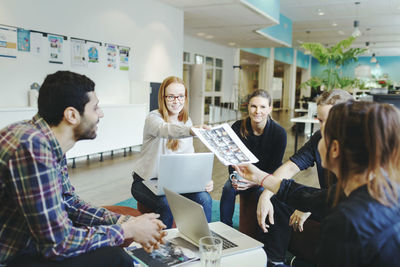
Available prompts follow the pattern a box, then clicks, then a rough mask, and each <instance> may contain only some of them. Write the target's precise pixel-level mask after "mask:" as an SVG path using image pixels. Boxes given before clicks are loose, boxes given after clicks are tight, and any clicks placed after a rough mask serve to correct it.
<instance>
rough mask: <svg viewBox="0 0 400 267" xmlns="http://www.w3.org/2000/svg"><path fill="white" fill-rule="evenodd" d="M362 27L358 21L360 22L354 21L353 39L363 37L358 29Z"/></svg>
mask: <svg viewBox="0 0 400 267" xmlns="http://www.w3.org/2000/svg"><path fill="white" fill-rule="evenodd" d="M359 26H360V22H359V21H358V20H355V21H354V31H353V33H352V34H351V35H352V36H353V37H359V36H361V31H360V29H359V28H358V27H359Z"/></svg>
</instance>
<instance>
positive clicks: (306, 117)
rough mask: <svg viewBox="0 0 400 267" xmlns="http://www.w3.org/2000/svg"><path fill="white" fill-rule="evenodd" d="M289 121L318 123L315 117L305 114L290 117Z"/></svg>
mask: <svg viewBox="0 0 400 267" xmlns="http://www.w3.org/2000/svg"><path fill="white" fill-rule="evenodd" d="M290 121H291V122H303V123H319V121H318V120H317V119H316V118H309V117H308V116H307V115H304V116H301V117H295V118H291V119H290Z"/></svg>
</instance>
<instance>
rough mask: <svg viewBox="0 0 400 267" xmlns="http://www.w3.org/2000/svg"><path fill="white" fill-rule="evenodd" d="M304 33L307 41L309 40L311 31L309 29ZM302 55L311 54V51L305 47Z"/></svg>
mask: <svg viewBox="0 0 400 267" xmlns="http://www.w3.org/2000/svg"><path fill="white" fill-rule="evenodd" d="M306 33H307V43H309V42H310V33H311V31H306ZM304 55H311V51H310V50H308V49H306V50H305V51H304Z"/></svg>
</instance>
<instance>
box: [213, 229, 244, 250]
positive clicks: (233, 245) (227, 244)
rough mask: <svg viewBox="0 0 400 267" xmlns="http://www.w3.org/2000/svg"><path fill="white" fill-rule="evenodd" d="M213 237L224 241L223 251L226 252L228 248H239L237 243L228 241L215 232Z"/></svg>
mask: <svg viewBox="0 0 400 267" xmlns="http://www.w3.org/2000/svg"><path fill="white" fill-rule="evenodd" d="M211 235H212V236H214V237H219V238H221V239H222V249H223V250H224V249H228V248H235V247H237V246H238V245H236V244H235V243H233V242H231V241H229V240H228V239H226V238H224V237H222V236H220V235H219V234H217V233H215V232H213V231H211Z"/></svg>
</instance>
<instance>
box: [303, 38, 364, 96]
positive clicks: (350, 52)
mask: <svg viewBox="0 0 400 267" xmlns="http://www.w3.org/2000/svg"><path fill="white" fill-rule="evenodd" d="M355 39H356V38H355V37H353V36H350V37H349V38H347V39H344V40H342V41H340V42H338V43H337V44H336V45H334V46H331V47H329V48H326V47H324V46H323V45H322V44H320V43H303V44H302V45H301V46H302V47H303V48H304V49H306V50H308V51H310V52H311V55H312V56H313V57H314V58H315V59H317V60H318V62H319V63H320V64H321V65H324V66H327V68H326V69H325V70H324V71H323V75H322V76H321V77H319V78H318V79H319V80H320V81H322V83H321V84H323V85H324V86H325V87H326V88H327V90H331V89H334V88H346V87H349V86H350V85H354V84H355V83H354V79H351V78H349V77H342V73H341V68H342V67H343V66H345V65H347V64H349V63H350V62H353V61H357V60H358V56H359V55H361V54H363V53H364V52H365V51H366V49H361V48H350V46H351V44H352V43H353V42H354V40H355ZM312 79H313V78H312ZM350 80H353V81H352V82H350ZM307 82H308V81H307ZM307 82H306V83H307ZM306 86H311V84H306Z"/></svg>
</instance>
